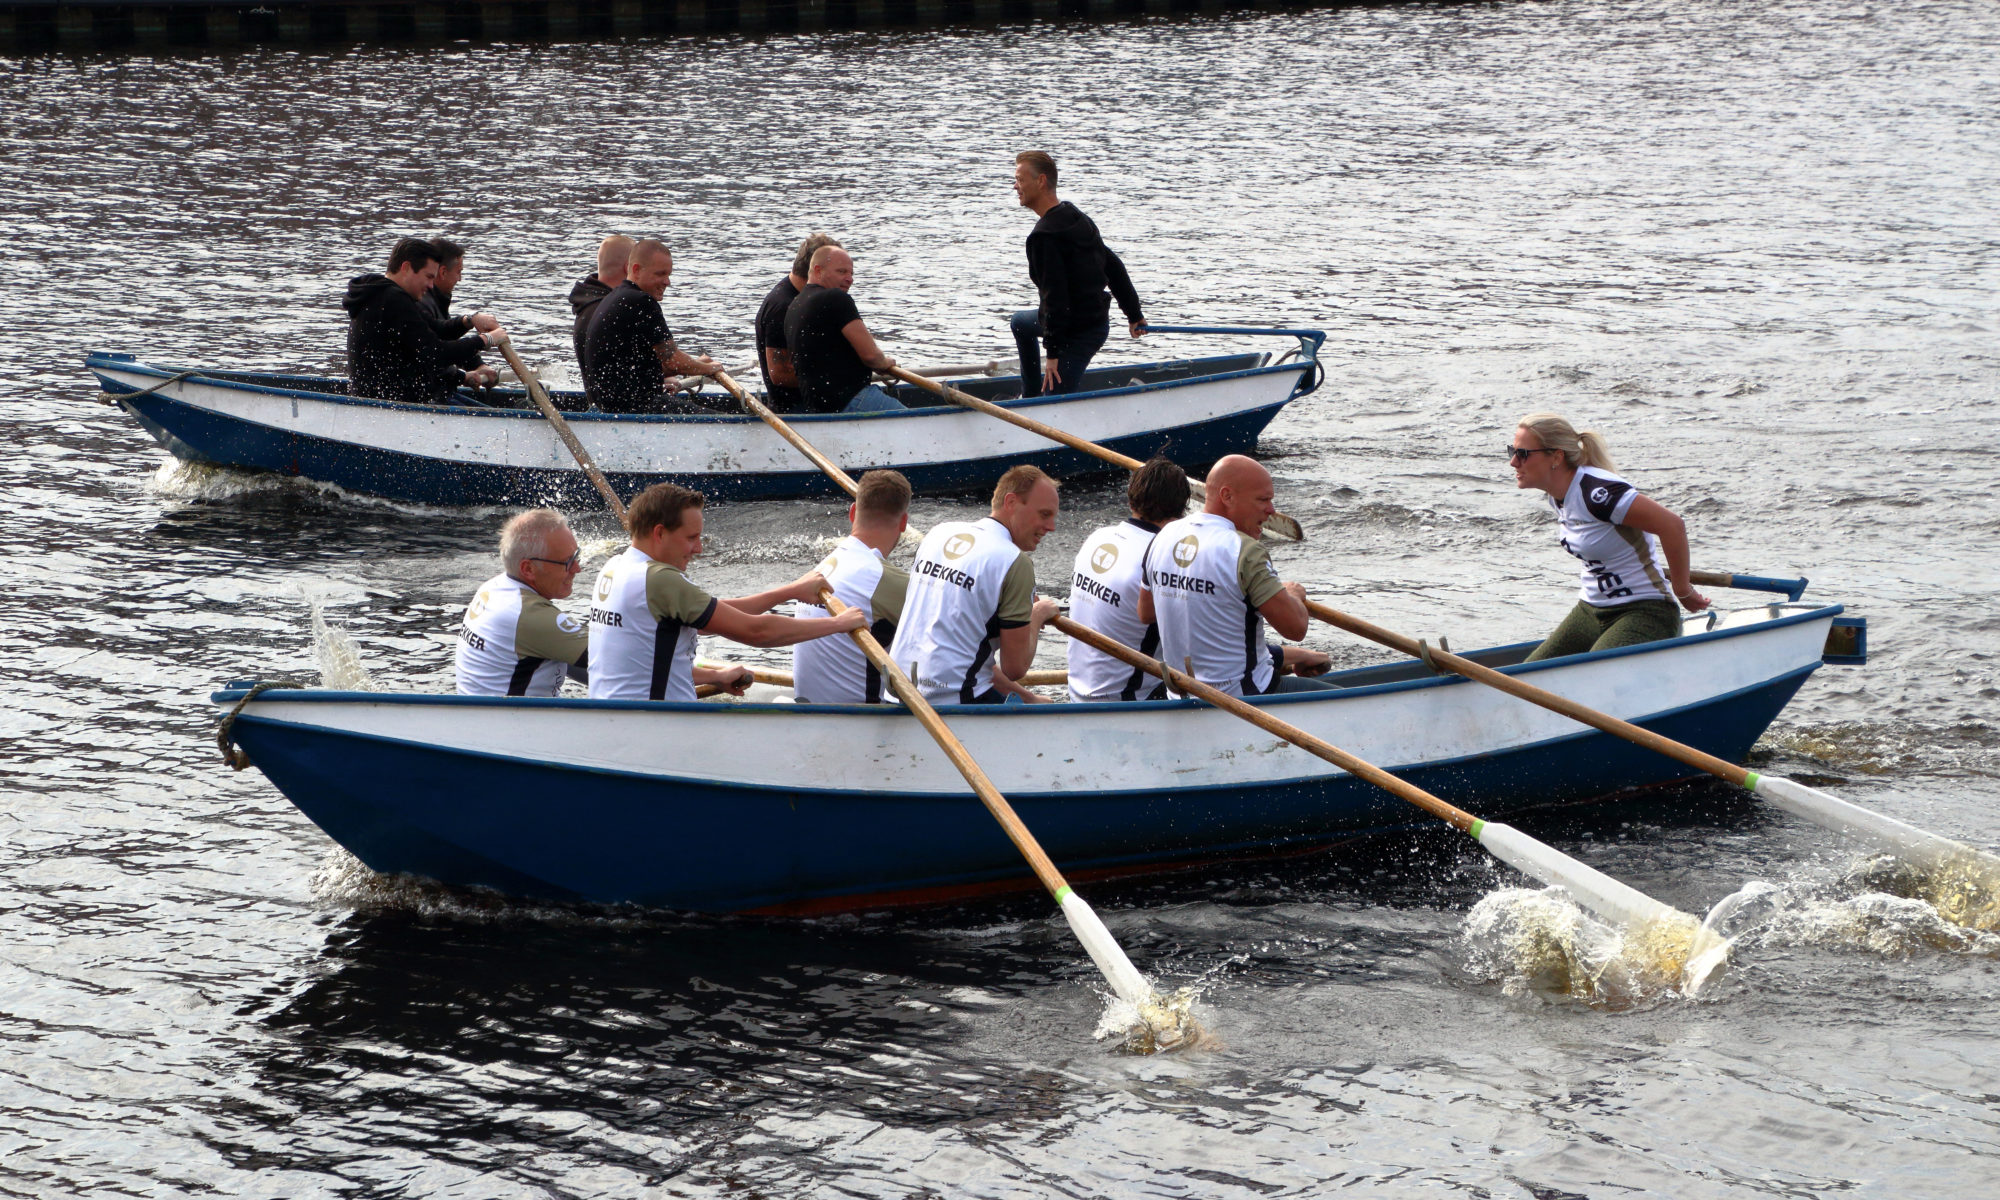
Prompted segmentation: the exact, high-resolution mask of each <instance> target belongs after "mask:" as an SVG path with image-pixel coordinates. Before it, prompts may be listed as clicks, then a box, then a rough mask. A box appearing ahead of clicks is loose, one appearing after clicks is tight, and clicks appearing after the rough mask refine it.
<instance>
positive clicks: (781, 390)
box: [757, 275, 806, 413]
mask: <svg viewBox="0 0 2000 1200" xmlns="http://www.w3.org/2000/svg"><path fill="white" fill-rule="evenodd" d="M798 295H799V289H797V288H795V287H793V286H792V277H791V276H790V275H787V276H785V277H784V278H783V279H780V280H779V281H778V286H777V287H774V288H772V289H771V290H770V291H769V292H766V293H765V294H764V303H763V305H762V306H760V307H759V308H758V309H757V369H758V370H759V371H761V372H762V373H763V375H764V395H765V396H766V397H768V398H769V403H770V405H771V409H772V411H774V412H781V413H788V412H801V411H803V410H804V409H805V403H806V398H805V394H804V393H803V392H801V391H799V389H797V388H795V387H788V386H786V385H785V384H781V383H773V382H771V364H770V361H769V360H768V359H767V358H766V357H765V355H764V351H766V350H789V349H791V343H790V342H788V341H786V340H785V314H786V313H787V312H788V311H790V310H791V307H792V301H793V300H795V299H797V298H798Z"/></svg>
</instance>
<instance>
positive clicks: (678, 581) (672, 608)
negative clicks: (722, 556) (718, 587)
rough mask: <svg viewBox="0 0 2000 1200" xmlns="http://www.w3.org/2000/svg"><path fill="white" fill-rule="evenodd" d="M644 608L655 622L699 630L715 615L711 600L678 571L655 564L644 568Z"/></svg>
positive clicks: (711, 598)
mask: <svg viewBox="0 0 2000 1200" xmlns="http://www.w3.org/2000/svg"><path fill="white" fill-rule="evenodd" d="M646 607H647V608H650V609H652V610H653V616H655V617H656V618H658V619H659V620H662V621H679V622H680V623H681V624H683V625H692V626H694V627H695V628H696V629H700V628H701V627H702V626H704V625H706V624H708V618H709V617H710V616H711V615H713V614H714V612H715V597H713V596H711V595H709V594H708V593H707V592H704V591H702V590H701V589H700V588H698V587H696V586H695V585H694V584H692V583H690V582H688V577H687V576H685V575H683V574H681V573H680V572H679V571H676V570H674V569H673V568H672V567H670V566H668V565H667V564H665V563H658V562H656V563H651V564H649V565H648V566H647V567H646Z"/></svg>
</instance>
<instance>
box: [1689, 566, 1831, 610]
mask: <svg viewBox="0 0 2000 1200" xmlns="http://www.w3.org/2000/svg"><path fill="white" fill-rule="evenodd" d="M1688 581H1689V582H1691V583H1698V584H1701V585H1702V586H1704V587H1720V588H1735V589H1737V590H1738V591H1744V592H1778V593H1781V594H1783V596H1784V597H1785V599H1787V600H1790V601H1792V602H1793V603H1794V604H1796V603H1798V600H1799V597H1801V596H1803V595H1805V594H1806V584H1808V583H1810V582H1812V581H1811V580H1808V579H1803V578H1800V579H1775V578H1772V577H1771V576H1769V575H1738V574H1737V573H1736V572H1734V571H1689V572H1688Z"/></svg>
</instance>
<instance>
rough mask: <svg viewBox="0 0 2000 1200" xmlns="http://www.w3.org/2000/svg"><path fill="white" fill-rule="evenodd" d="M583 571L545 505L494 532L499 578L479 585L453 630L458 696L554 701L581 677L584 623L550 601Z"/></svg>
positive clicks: (561, 522) (565, 527) (566, 533)
mask: <svg viewBox="0 0 2000 1200" xmlns="http://www.w3.org/2000/svg"><path fill="white" fill-rule="evenodd" d="M581 566H582V559H581V558H580V556H579V555H578V553H577V548H576V535H575V534H574V533H571V532H570V528H569V522H568V521H567V520H566V519H564V517H563V515H562V514H561V513H559V512H557V511H555V510H554V509H552V508H531V509H529V510H528V511H527V512H524V513H520V514H517V515H516V516H514V517H513V518H512V519H511V520H509V521H508V522H507V524H506V525H505V526H503V527H502V528H501V530H500V568H501V570H500V574H498V575H495V576H494V577H493V578H491V579H489V580H487V581H486V582H485V583H482V584H480V585H479V592H478V594H477V595H475V596H473V598H472V603H470V604H468V605H466V606H465V620H464V622H463V623H462V624H460V626H459V629H458V649H457V652H456V654H455V655H454V659H453V667H454V670H453V674H455V675H456V676H457V678H458V694H459V695H461V696H553V695H555V694H556V693H557V692H558V691H560V690H561V689H562V682H563V678H564V676H566V675H568V676H573V677H575V678H577V679H579V680H581V679H583V678H584V675H583V671H584V669H585V668H584V664H585V651H586V650H587V649H588V648H589V645H590V638H589V636H588V635H587V634H586V633H585V632H584V628H583V622H581V621H579V620H577V619H576V618H575V617H572V616H570V615H569V614H568V613H565V612H563V611H562V610H560V609H558V608H557V607H556V606H555V605H554V604H552V603H550V602H551V601H554V600H561V599H563V598H564V597H566V596H568V595H569V593H570V589H571V588H573V587H574V586H575V585H576V573H577V570H578V569H579V568H580V567H581Z"/></svg>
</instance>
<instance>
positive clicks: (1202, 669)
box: [1139, 454, 1333, 696]
mask: <svg viewBox="0 0 2000 1200" xmlns="http://www.w3.org/2000/svg"><path fill="white" fill-rule="evenodd" d="M1206 482H1207V488H1208V499H1207V501H1206V503H1205V505H1204V507H1203V508H1202V511H1200V512H1198V513H1196V514H1195V515H1193V516H1191V517H1182V518H1181V519H1180V520H1178V521H1173V522H1169V523H1168V524H1167V525H1166V526H1165V527H1164V528H1162V529H1161V530H1160V532H1159V533H1158V534H1157V535H1155V536H1154V538H1153V542H1152V546H1151V547H1150V548H1149V549H1148V550H1147V551H1146V567H1145V580H1144V583H1145V590H1143V591H1142V592H1140V593H1139V617H1140V619H1141V620H1144V621H1157V622H1159V626H1160V657H1161V658H1162V659H1164V660H1166V661H1167V662H1169V663H1182V662H1187V661H1189V660H1192V661H1193V663H1194V671H1193V674H1194V677H1195V678H1196V679H1199V680H1201V681H1202V682H1203V683H1206V684H1208V685H1210V686H1212V687H1214V688H1217V689H1219V690H1221V691H1224V692H1227V693H1229V694H1230V695H1232V696H1257V695H1262V694H1265V693H1269V692H1303V691H1314V690H1317V689H1319V688H1325V687H1331V686H1333V685H1332V684H1329V683H1326V682H1324V681H1322V680H1318V679H1309V678H1306V676H1309V675H1320V674H1324V673H1325V671H1326V669H1327V666H1328V660H1327V657H1326V655H1324V654H1321V653H1320V652H1319V651H1317V650H1307V649H1305V648H1304V647H1302V646H1280V645H1277V644H1275V643H1271V644H1267V643H1266V642H1265V641H1264V624H1265V622H1267V621H1268V622H1269V623H1270V625H1271V628H1272V629H1274V630H1276V631H1277V632H1278V633H1279V634H1280V635H1281V636H1283V637H1286V638H1289V639H1291V640H1293V641H1297V640H1298V639H1300V638H1302V637H1304V636H1305V635H1306V630H1307V629H1308V627H1309V626H1310V624H1311V620H1312V617H1311V614H1310V613H1308V612H1307V611H1306V592H1305V589H1304V588H1303V587H1301V586H1299V585H1298V584H1296V583H1285V582H1283V581H1282V580H1280V579H1279V578H1278V571H1277V568H1275V567H1273V566H1272V565H1271V555H1270V552H1269V551H1267V550H1266V549H1264V543H1263V542H1261V541H1259V540H1258V538H1259V535H1260V533H1261V531H1262V530H1263V527H1264V521H1265V518H1267V517H1269V516H1270V515H1271V514H1272V513H1274V512H1276V511H1277V508H1276V507H1275V506H1274V505H1273V504H1272V498H1273V496H1274V494H1275V493H1274V489H1273V487H1272V484H1271V473H1270V472H1269V471H1266V470H1265V469H1264V468H1263V467H1262V466H1260V465H1258V464H1257V463H1256V462H1255V461H1254V460H1252V459H1248V458H1245V457H1243V456H1242V455H1240V454H1232V455H1230V456H1229V457H1227V458H1225V459H1222V460H1221V461H1220V462H1218V463H1216V464H1215V465H1214V466H1213V467H1211V468H1210V469H1209V472H1208V479H1207V481H1206Z"/></svg>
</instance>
